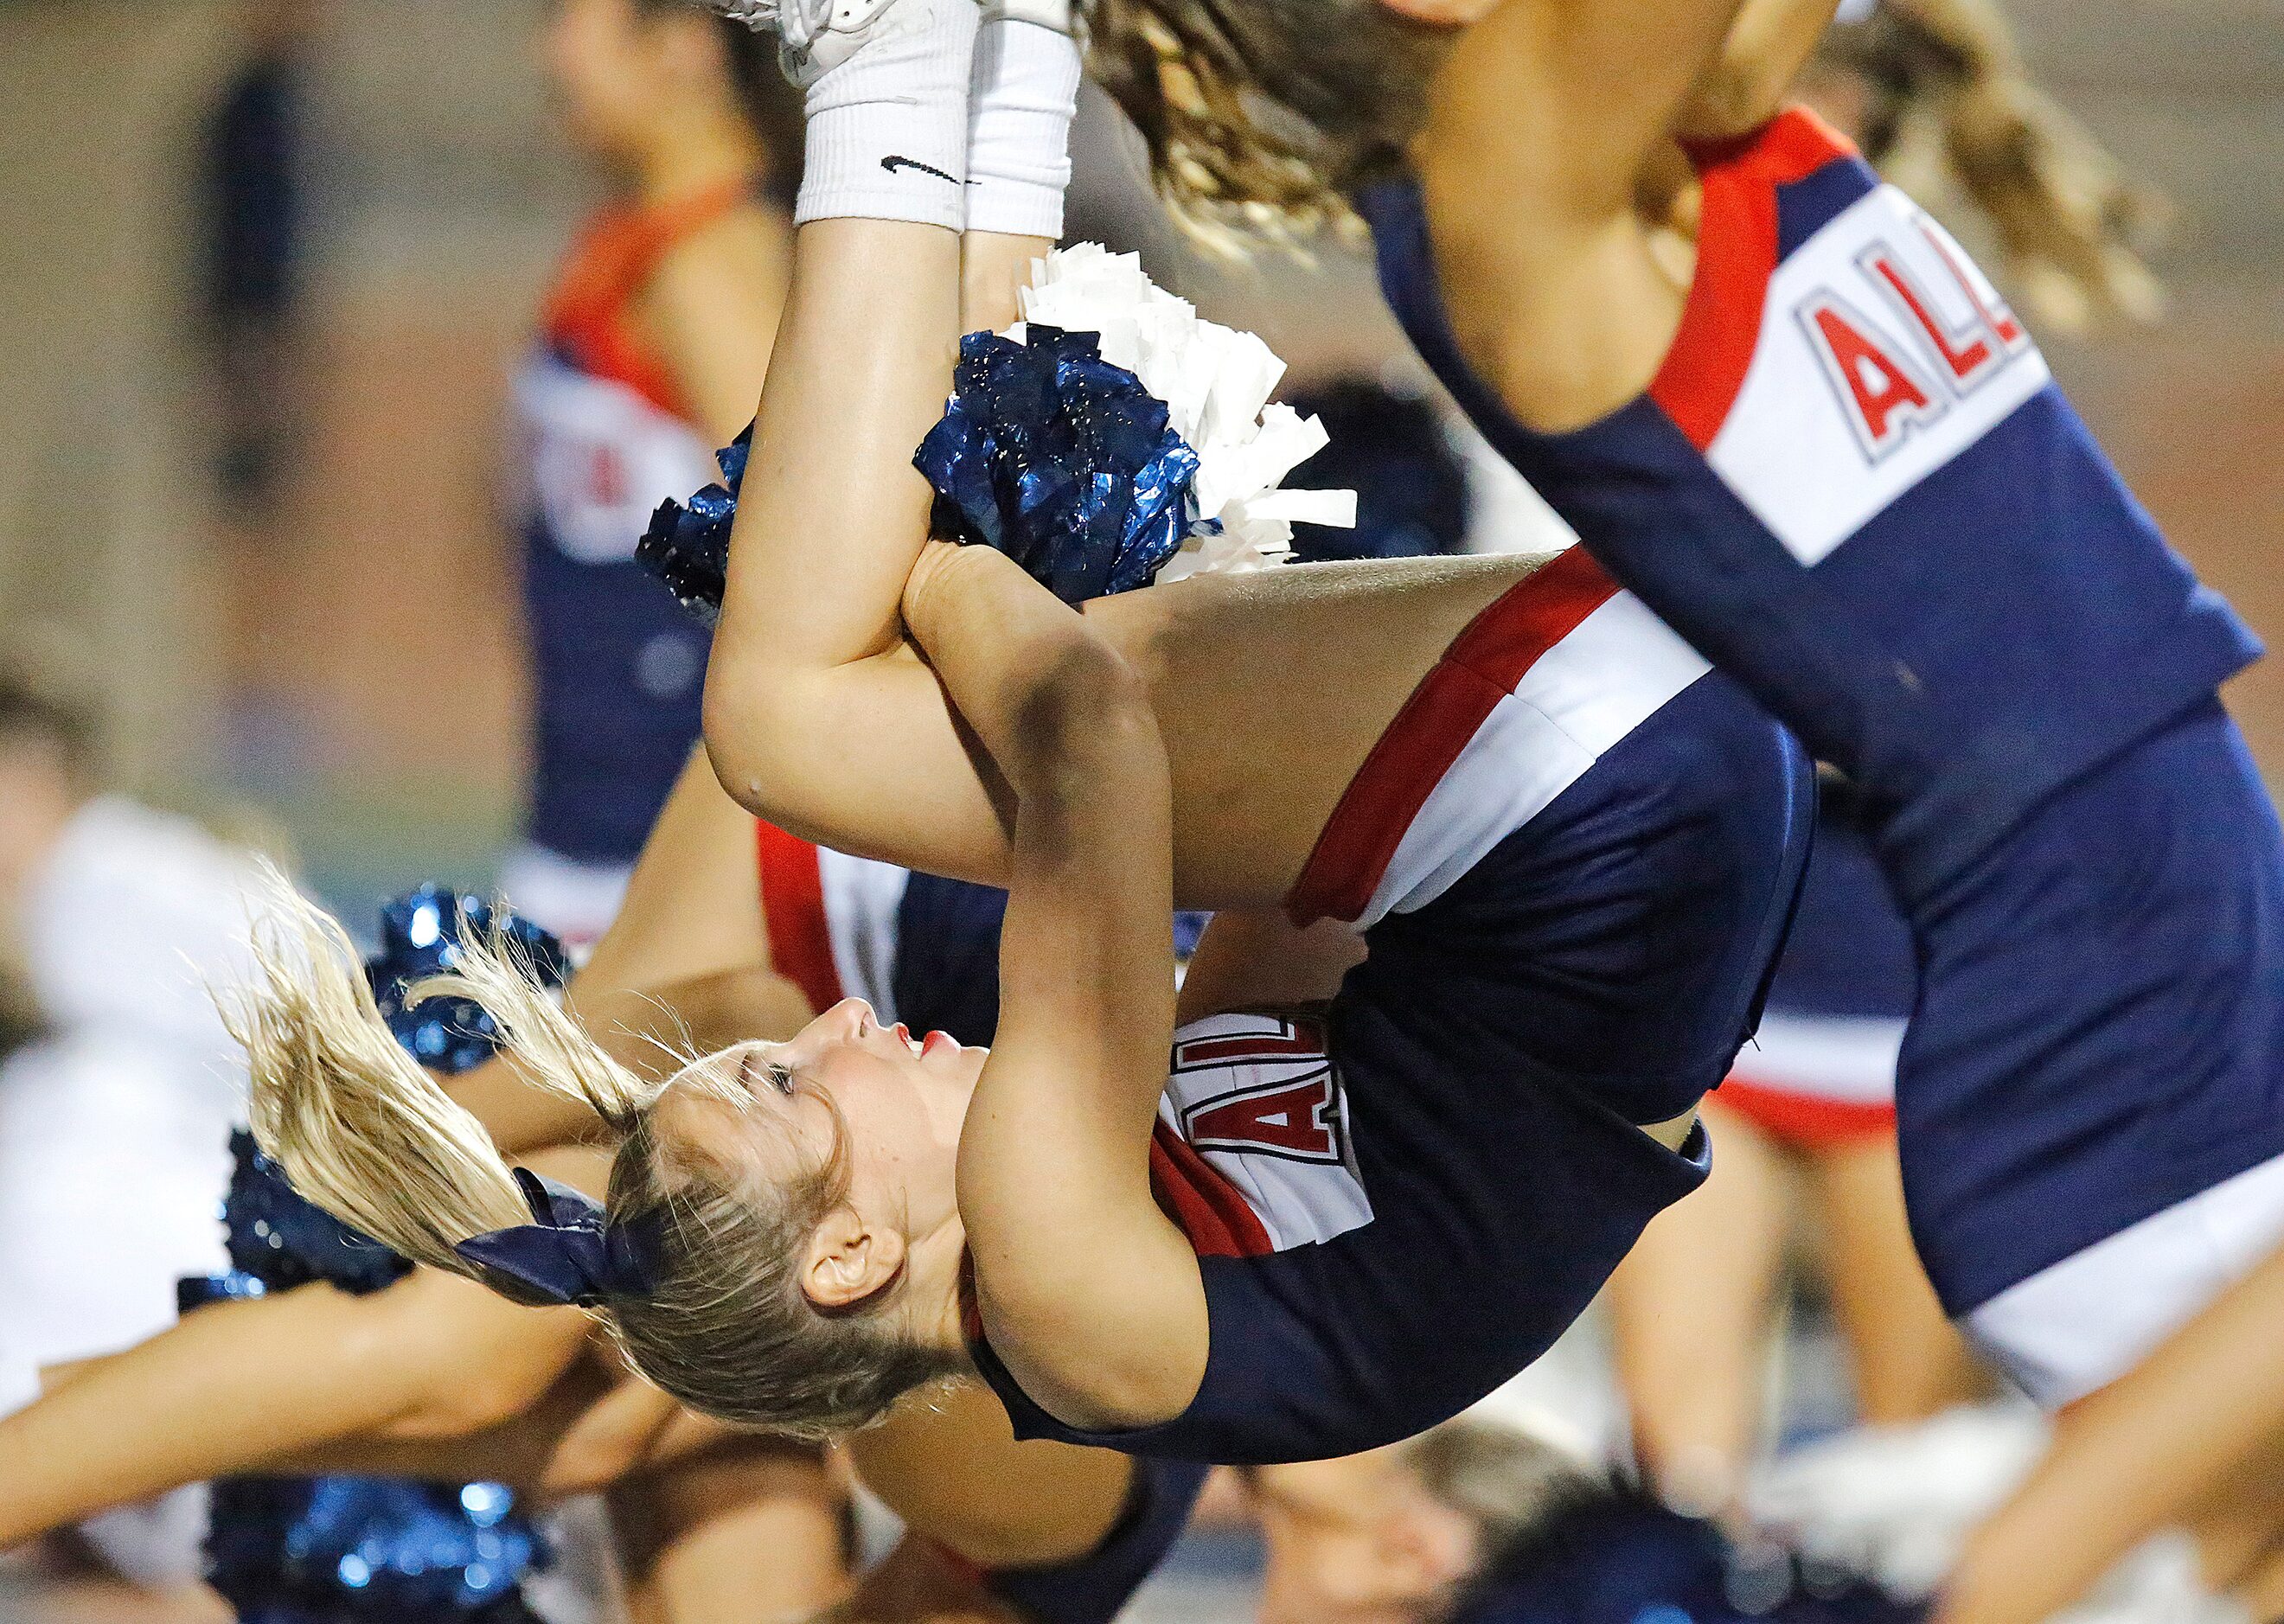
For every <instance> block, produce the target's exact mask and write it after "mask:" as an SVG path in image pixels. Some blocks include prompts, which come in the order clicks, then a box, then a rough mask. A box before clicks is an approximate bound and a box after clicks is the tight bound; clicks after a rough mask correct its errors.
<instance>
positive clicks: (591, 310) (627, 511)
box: [515, 183, 755, 864]
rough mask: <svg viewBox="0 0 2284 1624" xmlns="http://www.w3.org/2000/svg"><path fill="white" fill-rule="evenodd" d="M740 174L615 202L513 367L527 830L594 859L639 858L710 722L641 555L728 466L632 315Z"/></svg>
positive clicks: (693, 661) (725, 203)
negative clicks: (527, 703) (663, 509)
mask: <svg viewBox="0 0 2284 1624" xmlns="http://www.w3.org/2000/svg"><path fill="white" fill-rule="evenodd" d="M754 191H755V189H754V186H753V185H752V184H751V183H731V184H728V185H724V186H720V187H717V188H716V189H714V190H712V191H707V192H704V193H700V194H699V195H698V196H695V197H692V198H690V199H685V200H684V201H682V202H680V203H676V204H669V205H664V206H661V207H652V208H645V209H634V210H626V211H615V212H611V213H606V214H605V215H602V216H601V217H600V218H598V220H597V221H596V222H595V223H593V224H592V225H591V227H590V228H589V229H588V230H587V232H586V233H585V235H584V236H583V238H581V239H580V241H579V243H578V245H577V246H575V248H574V249H573V250H572V253H571V255H570V257H569V260H568V261H567V263H566V264H565V266H564V268H563V270H562V273H561V275H560V276H559V279H558V281H557V284H556V287H555V292H554V293H553V296H552V297H551V299H550V300H549V301H548V305H547V311H546V316H545V322H544V331H543V333H542V336H541V340H540V342H539V345H538V347H537V350H536V354H534V355H533V356H532V357H531V359H530V361H529V362H528V363H527V364H526V366H525V367H524V369H523V371H522V373H521V374H520V377H519V378H518V379H517V380H516V386H515V401H516V406H517V409H518V415H519V417H520V420H521V426H522V431H523V441H524V452H525V458H524V460H525V465H526V468H527V470H528V483H527V488H526V491H525V497H524V501H523V503H522V510H523V511H522V515H521V523H522V527H523V534H524V550H523V564H524V569H523V587H524V606H525V613H526V614H527V616H528V619H529V622H530V624H529V629H528V635H529V643H530V648H531V660H532V709H533V718H534V720H533V725H532V745H531V757H532V759H531V792H530V807H529V810H528V825H527V829H526V833H527V834H528V837H529V838H530V839H532V840H533V841H534V842H535V843H536V844H537V845H540V846H543V847H547V848H548V849H549V850H551V851H554V852H557V853H559V854H561V855H564V856H567V857H570V858H573V859H575V860H576V861H579V862H582V863H598V864H622V863H631V862H633V861H634V859H635V856H636V855H637V853H639V852H640V851H641V849H642V844H643V840H644V839H645V837H646V836H647V835H648V834H649V832H650V826H651V824H652V822H653V819H655V818H656V816H658V810H659V808H660V807H661V806H663V805H664V804H665V802H666V797H667V792H668V791H669V790H670V789H671V788H672V787H673V785H674V780H675V777H676V775H677V773H679V772H680V771H681V770H682V767H683V765H684V762H685V761H687V760H688V759H689V755H690V748H691V746H692V744H693V743H695V742H696V740H697V738H698V735H699V704H700V696H701V693H702V691H703V689H704V685H705V676H706V656H707V651H708V636H707V633H706V631H705V629H703V628H702V627H700V626H698V625H697V624H695V623H694V622H692V621H691V620H690V619H689V618H688V617H687V616H686V615H684V613H683V612H682V611H681V609H680V608H679V607H678V606H677V605H676V603H675V601H674V597H673V596H672V594H670V593H669V592H667V591H666V590H665V589H662V588H661V586H660V585H659V584H658V582H656V581H655V580H653V578H652V577H651V576H650V574H648V573H647V572H646V571H645V570H644V568H643V567H642V566H641V565H639V564H637V562H636V561H635V543H637V541H638V540H639V539H640V538H641V536H642V533H643V530H644V528H645V526H647V525H648V524H649V522H650V518H651V514H652V513H653V511H654V510H655V509H656V508H657V507H658V504H660V503H661V502H663V501H665V500H667V499H668V498H669V497H675V496H687V495H688V494H689V493H690V492H692V491H693V490H695V489H697V488H699V487H700V486H702V485H705V484H707V483H708V482H710V481H711V480H714V479H715V478H716V469H715V466H714V456H713V449H712V444H711V441H708V439H706V438H705V436H704V435H703V434H701V433H700V431H699V429H698V428H697V427H695V426H693V425H692V421H691V412H690V408H689V405H688V403H687V402H685V401H684V399H683V398H682V393H681V390H680V387H679V386H678V385H677V382H676V380H675V379H674V377H673V374H672V373H671V372H670V371H669V370H668V368H667V366H666V363H665V362H664V360H663V359H662V358H661V356H659V355H657V354H656V353H655V352H654V351H653V348H652V347H650V346H649V345H648V344H647V343H646V342H645V340H644V338H643V336H642V334H641V333H640V332H639V331H638V330H637V327H636V324H635V323H634V321H633V319H632V317H633V309H634V305H635V301H637V298H638V297H639V296H640V294H641V293H642V290H643V288H644V286H645V284H647V283H648V282H649V280H650V278H651V277H652V275H653V273H654V272H655V271H656V269H657V268H658V266H659V263H660V262H661V260H662V259H663V258H664V257H665V256H666V255H667V254H669V252H671V251H672V250H673V248H674V247H675V246H676V245H677V244H678V243H680V242H681V241H683V240H684V238H687V237H689V236H690V235H691V234H692V232H694V231H697V230H700V229H702V228H703V227H705V226H707V225H708V224H710V223H713V222H714V221H716V220H717V219H719V218H720V217H721V216H722V215H724V214H726V213H728V212H729V211H730V210H731V209H733V208H735V207H738V206H739V204H741V203H743V202H745V201H746V200H747V199H749V198H750V197H752V196H753V195H754Z"/></svg>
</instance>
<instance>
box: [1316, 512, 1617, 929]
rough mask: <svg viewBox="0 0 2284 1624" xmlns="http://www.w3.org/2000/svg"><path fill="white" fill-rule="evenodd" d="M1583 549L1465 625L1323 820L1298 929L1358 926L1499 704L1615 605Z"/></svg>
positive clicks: (1560, 557)
mask: <svg viewBox="0 0 2284 1624" xmlns="http://www.w3.org/2000/svg"><path fill="white" fill-rule="evenodd" d="M1617 590H1618V589H1617V585H1616V583H1615V582H1613V581H1612V580H1611V579H1610V578H1609V577H1608V576H1607V575H1606V574H1603V573H1602V567H1601V566H1600V565H1599V564H1597V563H1595V562H1594V560H1593V559H1592V558H1589V557H1587V556H1586V550H1585V549H1584V548H1583V547H1573V548H1571V549H1570V550H1568V551H1567V552H1562V553H1559V554H1557V555H1556V556H1555V557H1554V558H1552V559H1550V560H1549V561H1548V562H1547V563H1546V564H1545V565H1544V566H1541V567H1540V568H1539V569H1537V570H1535V571H1534V572H1532V573H1531V574H1529V575H1527V576H1525V577H1524V578H1523V579H1522V580H1521V581H1518V582H1515V583H1514V585H1513V586H1512V587H1509V588H1508V589H1506V592H1504V593H1503V594H1501V595H1500V597H1499V598H1498V602H1496V603H1494V604H1492V605H1490V608H1488V609H1486V610H1484V611H1483V612H1482V613H1481V614H1479V615H1477V616H1476V617H1475V618H1474V621H1472V622H1470V623H1469V625H1468V627H1467V629H1466V630H1465V631H1463V632H1461V633H1460V634H1459V636H1458V637H1457V638H1455V639H1454V640H1453V641H1452V644H1451V647H1450V648H1448V649H1446V650H1445V651H1444V652H1443V658H1442V659H1441V660H1437V661H1436V662H1435V667H1434V668H1433V669H1431V670H1430V671H1429V672H1428V673H1427V675H1425V676H1423V677H1421V678H1420V685H1419V686H1418V687H1417V688H1415V689H1413V690H1412V697H1411V698H1410V699H1406V700H1405V701H1404V708H1403V709H1402V710H1400V711H1398V712H1396V719H1395V720H1394V721H1393V722H1389V723H1388V730H1387V731H1385V732H1384V733H1382V734H1381V736H1380V741H1379V742H1378V743H1377V744H1375V745H1373V747H1372V753H1371V754H1370V755H1367V756H1366V757H1365V759H1364V765H1363V766H1361V767H1359V768H1357V775H1356V777H1354V778H1352V779H1350V780H1349V787H1348V789H1347V790H1346V791H1345V792H1342V794H1341V800H1340V804H1339V805H1338V806H1336V807H1334V808H1333V815H1332V816H1330V817H1329V818H1327V819H1326V820H1325V827H1324V830H1323V832H1321V833H1320V834H1318V836H1317V845H1316V849H1315V850H1313V851H1311V852H1310V854H1309V861H1308V863H1306V864H1305V865H1303V866H1302V870H1301V878H1299V879H1297V880H1295V882H1294V885H1293V891H1292V894H1291V895H1289V896H1287V898H1286V899H1285V911H1286V913H1287V915H1289V916H1290V917H1291V918H1292V920H1293V922H1294V923H1295V925H1312V924H1314V923H1315V922H1316V921H1318V919H1354V918H1355V917H1357V916H1358V915H1359V914H1361V913H1363V912H1364V910H1365V907H1366V906H1367V905H1368V904H1369V903H1370V902H1372V894H1373V892H1374V891H1376V890H1378V889H1379V887H1380V879H1381V875H1383V874H1385V873H1386V872H1387V871H1388V863H1389V861H1390V860H1391V859H1393V858H1394V857H1395V855H1396V847H1397V846H1399V845H1400V844H1402V843H1403V839H1404V831H1406V830H1407V829H1409V828H1411V827H1412V819H1413V818H1415V817H1417V816H1419V815H1420V808H1421V806H1423V805H1425V804H1426V802H1427V797H1428V795H1429V794H1430V793H1431V792H1433V791H1434V790H1435V785H1437V784H1439V783H1441V782H1442V781H1443V775H1444V774H1445V773H1447V772H1449V771H1450V770H1451V763H1452V762H1454V761H1458V760H1459V753H1460V752H1461V751H1462V750H1465V749H1466V748H1467V741H1468V740H1469V739H1471V738H1474V736H1475V733H1476V731H1477V730H1479V729H1480V728H1481V727H1482V725H1483V721H1484V718H1486V717H1488V716H1489V715H1490V714H1491V712H1492V710H1493V709H1495V708H1496V707H1498V702H1499V701H1500V700H1501V699H1506V697H1507V696H1508V695H1509V694H1511V693H1513V692H1514V689H1515V685H1516V684H1517V683H1520V682H1521V681H1522V679H1523V676H1524V674H1525V673H1527V672H1528V671H1529V669H1530V668H1531V667H1532V666H1534V665H1536V664H1537V663H1538V660H1539V659H1540V657H1541V656H1542V655H1544V654H1545V652H1546V651H1547V650H1549V649H1551V648H1553V646H1554V645H1555V644H1558V643H1560V642H1561V641H1562V639H1563V638H1565V637H1567V636H1569V635H1570V634H1571V633H1572V632H1574V631H1576V629H1578V623H1579V622H1580V621H1584V619H1585V618H1586V617H1587V616H1588V615H1590V614H1592V613H1594V611H1595V610H1597V609H1599V608H1600V607H1601V606H1602V605H1604V604H1606V603H1607V602H1609V601H1610V599H1611V598H1613V597H1615V596H1617Z"/></svg>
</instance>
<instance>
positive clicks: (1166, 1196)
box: [1150, 1121, 1277, 1258]
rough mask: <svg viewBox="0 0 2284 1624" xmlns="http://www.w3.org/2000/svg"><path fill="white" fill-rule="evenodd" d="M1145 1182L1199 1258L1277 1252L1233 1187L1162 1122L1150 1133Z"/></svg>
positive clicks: (1257, 1216)
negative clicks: (1147, 1170)
mask: <svg viewBox="0 0 2284 1624" xmlns="http://www.w3.org/2000/svg"><path fill="white" fill-rule="evenodd" d="M1150 1186H1151V1188H1152V1190H1154V1191H1155V1192H1156V1194H1157V1197H1158V1205H1159V1206H1162V1207H1163V1208H1165V1209H1166V1213H1167V1215H1168V1216H1169V1217H1170V1218H1172V1219H1173V1221H1174V1222H1175V1223H1176V1224H1177V1226H1178V1227H1179V1228H1180V1230H1181V1231H1182V1233H1183V1234H1185V1235H1186V1236H1187V1237H1189V1241H1190V1246H1191V1249H1192V1250H1193V1251H1194V1252H1195V1253H1197V1254H1198V1255H1199V1256H1200V1257H1201V1258H1253V1257H1261V1256H1263V1255H1265V1254H1266V1253H1271V1252H1274V1251H1276V1250H1277V1248H1276V1246H1275V1245H1274V1244H1273V1243H1272V1242H1271V1240H1270V1238H1269V1231H1268V1230H1266V1229H1264V1228H1263V1227H1262V1222H1261V1216H1260V1214H1257V1213H1255V1211H1254V1210H1253V1207H1252V1205H1251V1204H1250V1203H1249V1202H1248V1201H1247V1200H1246V1198H1245V1197H1244V1196H1243V1195H1242V1194H1240V1192H1239V1191H1238V1188H1237V1186H1236V1185H1234V1184H1232V1183H1230V1182H1229V1181H1228V1180H1227V1179H1225V1178H1224V1177H1223V1176H1222V1175H1220V1174H1219V1173H1217V1172H1216V1171H1215V1170H1214V1167H1213V1164H1212V1163H1211V1162H1209V1161H1208V1160H1207V1159H1205V1158H1204V1157H1203V1156H1201V1155H1200V1154H1198V1152H1197V1151H1196V1150H1195V1149H1194V1148H1193V1146H1192V1145H1191V1144H1189V1143H1188V1142H1187V1141H1186V1140H1185V1139H1184V1138H1183V1137H1182V1136H1181V1135H1179V1134H1177V1133H1176V1132H1175V1131H1174V1130H1173V1129H1172V1128H1169V1127H1167V1126H1166V1124H1165V1123H1164V1122H1162V1121H1161V1122H1160V1123H1159V1124H1158V1127H1157V1131H1156V1132H1155V1133H1154V1134H1152V1135H1151V1136H1150Z"/></svg>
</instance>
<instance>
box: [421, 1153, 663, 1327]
mask: <svg viewBox="0 0 2284 1624" xmlns="http://www.w3.org/2000/svg"><path fill="white" fill-rule="evenodd" d="M515 1183H516V1188H517V1189H519V1190H520V1191H522V1192H523V1200H524V1205H525V1206H528V1207H529V1208H530V1209H531V1216H532V1222H529V1223H526V1224H519V1225H517V1226H516V1227H515V1228H514V1229H512V1230H493V1231H492V1232H491V1233H490V1234H489V1235H477V1236H473V1237H471V1238H468V1239H466V1240H464V1241H462V1242H461V1243H460V1244H459V1245H457V1246H455V1247H453V1248H452V1250H453V1251H454V1252H457V1253H459V1255H460V1256H461V1257H462V1258H464V1259H465V1260H466V1261H469V1262H471V1263H473V1264H474V1265H476V1267H477V1268H479V1269H482V1270H483V1272H484V1284H487V1285H489V1286H490V1287H491V1288H492V1289H493V1290H494V1291H496V1292H499V1293H500V1295H501V1296H503V1297H507V1298H512V1299H513V1300H515V1301H517V1302H520V1303H523V1304H526V1305H527V1306H528V1307H532V1308H561V1307H567V1306H571V1305H576V1306H578V1307H581V1308H591V1307H592V1306H594V1305H595V1304H597V1303H598V1302H600V1301H602V1300H603V1299H605V1298H606V1297H645V1296H648V1295H649V1294H650V1293H651V1292H653V1291H655V1290H656V1289H657V1287H658V1281H659V1275H660V1264H659V1256H658V1248H659V1228H658V1224H657V1222H656V1219H655V1216H654V1215H653V1216H650V1217H646V1218H644V1219H638V1220H637V1221H636V1222H633V1223H631V1224H623V1223H608V1222H605V1221H604V1218H603V1208H602V1204H601V1203H600V1202H598V1201H596V1200H594V1199H593V1198H591V1197H589V1196H586V1195H583V1194H582V1193H581V1192H580V1191H576V1190H574V1189H572V1188H571V1187H570V1186H569V1185H567V1184H559V1183H556V1182H555V1181H554V1180H553V1179H551V1178H542V1177H541V1176H540V1175H538V1174H536V1173H534V1172H532V1171H531V1170H530V1169H529V1168H528V1167H518V1168H516V1169H515Z"/></svg>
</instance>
